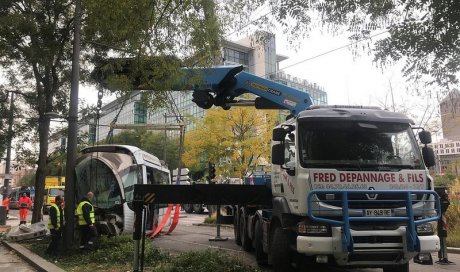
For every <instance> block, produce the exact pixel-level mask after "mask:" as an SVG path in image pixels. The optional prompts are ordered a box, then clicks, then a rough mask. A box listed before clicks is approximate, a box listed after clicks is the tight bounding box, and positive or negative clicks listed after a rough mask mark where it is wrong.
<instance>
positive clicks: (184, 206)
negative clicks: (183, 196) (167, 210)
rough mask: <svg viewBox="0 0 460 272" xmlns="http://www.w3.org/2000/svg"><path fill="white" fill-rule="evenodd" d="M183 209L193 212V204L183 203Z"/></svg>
mask: <svg viewBox="0 0 460 272" xmlns="http://www.w3.org/2000/svg"><path fill="white" fill-rule="evenodd" d="M182 209H184V211H185V212H186V213H193V206H192V204H182Z"/></svg>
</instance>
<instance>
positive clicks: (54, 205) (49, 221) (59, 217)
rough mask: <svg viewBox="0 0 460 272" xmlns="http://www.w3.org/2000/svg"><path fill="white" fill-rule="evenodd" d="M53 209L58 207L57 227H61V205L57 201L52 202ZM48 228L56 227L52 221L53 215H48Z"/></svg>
mask: <svg viewBox="0 0 460 272" xmlns="http://www.w3.org/2000/svg"><path fill="white" fill-rule="evenodd" d="M51 209H56V221H57V229H59V228H60V227H61V212H60V211H59V207H58V206H57V205H56V204H55V203H53V204H51V206H50V210H51ZM48 229H49V230H52V229H54V225H53V224H52V223H51V216H50V217H48Z"/></svg>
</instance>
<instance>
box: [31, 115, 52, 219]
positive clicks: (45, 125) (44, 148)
mask: <svg viewBox="0 0 460 272" xmlns="http://www.w3.org/2000/svg"><path fill="white" fill-rule="evenodd" d="M49 127H50V119H49V118H46V117H41V118H40V122H39V123H38V137H39V141H40V149H39V150H40V151H39V154H38V168H37V172H36V175H35V199H34V209H33V213H32V223H37V222H40V221H41V220H42V207H43V197H44V191H45V177H46V165H47V161H46V160H47V158H48V132H49Z"/></svg>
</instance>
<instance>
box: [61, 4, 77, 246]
mask: <svg viewBox="0 0 460 272" xmlns="http://www.w3.org/2000/svg"><path fill="white" fill-rule="evenodd" d="M74 24H75V25H74V28H75V29H74V38H73V55H72V82H71V88H70V103H69V117H68V122H69V130H68V133H69V134H68V139H67V163H66V178H65V192H64V196H65V202H66V203H65V213H64V214H65V222H66V224H65V229H64V245H66V247H67V248H68V249H71V248H72V246H73V242H74V241H73V232H74V214H75V173H74V172H75V163H76V162H75V161H76V159H77V133H78V123H77V121H78V84H79V81H80V31H81V29H80V28H81V0H76V1H75V18H74Z"/></svg>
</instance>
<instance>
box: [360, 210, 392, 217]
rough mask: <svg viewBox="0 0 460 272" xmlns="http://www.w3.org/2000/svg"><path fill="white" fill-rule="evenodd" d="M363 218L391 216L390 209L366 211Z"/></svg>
mask: <svg viewBox="0 0 460 272" xmlns="http://www.w3.org/2000/svg"><path fill="white" fill-rule="evenodd" d="M364 213H365V216H391V209H366V210H364Z"/></svg>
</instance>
